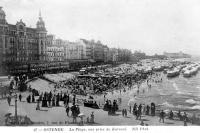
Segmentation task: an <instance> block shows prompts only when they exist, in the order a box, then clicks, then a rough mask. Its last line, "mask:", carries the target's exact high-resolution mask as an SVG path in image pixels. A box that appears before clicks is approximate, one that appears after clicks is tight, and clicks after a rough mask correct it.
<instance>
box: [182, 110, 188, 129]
mask: <svg viewBox="0 0 200 133" xmlns="http://www.w3.org/2000/svg"><path fill="white" fill-rule="evenodd" d="M187 121H188V117H187V114H186V112H184V115H183V123H184V126H187Z"/></svg>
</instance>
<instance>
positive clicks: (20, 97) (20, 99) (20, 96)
mask: <svg viewBox="0 0 200 133" xmlns="http://www.w3.org/2000/svg"><path fill="white" fill-rule="evenodd" d="M19 101H20V102H21V101H22V95H21V93H20V94H19Z"/></svg>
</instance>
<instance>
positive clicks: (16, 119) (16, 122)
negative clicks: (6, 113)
mask: <svg viewBox="0 0 200 133" xmlns="http://www.w3.org/2000/svg"><path fill="white" fill-rule="evenodd" d="M15 124H16V125H17V124H18V117H17V94H15Z"/></svg>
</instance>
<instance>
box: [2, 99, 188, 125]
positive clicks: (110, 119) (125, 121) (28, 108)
mask: <svg viewBox="0 0 200 133" xmlns="http://www.w3.org/2000/svg"><path fill="white" fill-rule="evenodd" d="M24 100H25V98H24ZM11 105H12V106H8V104H7V101H6V100H1V101H0V106H1V108H0V125H4V119H5V117H4V115H5V114H6V113H9V112H10V113H12V114H14V99H12V102H11ZM35 108H36V103H30V104H28V103H26V102H19V101H18V114H19V115H27V116H28V117H29V118H30V119H31V120H32V121H34V122H35V125H54V126H57V125H77V124H72V118H71V117H68V116H67V115H66V112H65V108H64V107H63V106H62V105H61V106H60V107H53V108H41V110H40V111H37V110H35ZM80 111H81V113H83V114H85V116H86V117H84V121H86V118H87V117H88V116H90V114H91V112H94V116H95V124H94V125H95V126H100V125H130V126H135V125H139V124H140V120H136V119H135V117H134V116H133V115H132V114H129V113H128V117H123V116H122V115H121V112H117V113H116V115H114V116H111V115H108V113H107V112H106V111H103V110H102V109H92V108H87V107H83V106H80ZM70 112H71V111H70ZM142 119H143V120H144V123H145V124H148V125H154V126H155V125H161V126H178V125H181V126H183V122H182V121H175V120H168V119H166V120H165V123H160V122H159V118H158V117H157V116H155V117H152V116H143V117H142ZM77 121H80V118H78V119H77ZM85 125H88V124H85ZM188 125H191V124H188Z"/></svg>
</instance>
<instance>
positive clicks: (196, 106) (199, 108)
mask: <svg viewBox="0 0 200 133" xmlns="http://www.w3.org/2000/svg"><path fill="white" fill-rule="evenodd" d="M190 108H191V109H198V110H200V105H195V106H193V107H190Z"/></svg>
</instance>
